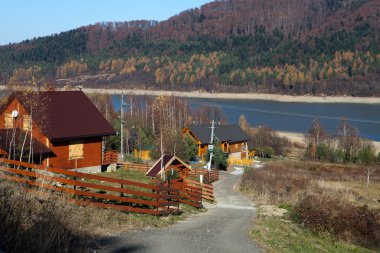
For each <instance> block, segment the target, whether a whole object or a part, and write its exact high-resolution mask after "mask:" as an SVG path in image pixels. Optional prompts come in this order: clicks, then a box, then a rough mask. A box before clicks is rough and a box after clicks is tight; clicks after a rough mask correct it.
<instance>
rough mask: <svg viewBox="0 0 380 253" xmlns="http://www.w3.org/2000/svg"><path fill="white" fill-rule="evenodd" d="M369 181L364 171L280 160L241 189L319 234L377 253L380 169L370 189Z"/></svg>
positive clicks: (249, 176) (247, 177)
mask: <svg viewBox="0 0 380 253" xmlns="http://www.w3.org/2000/svg"><path fill="white" fill-rule="evenodd" d="M366 180H367V177H366V168H365V167H362V166H355V165H337V164H321V163H310V162H289V161H277V162H271V163H268V164H267V165H266V166H265V167H264V168H262V169H257V170H247V171H246V172H245V174H244V177H243V179H242V183H241V190H243V191H244V192H246V193H248V194H249V195H250V196H251V197H252V198H253V199H254V201H255V202H256V203H258V204H262V205H263V204H265V205H268V204H271V205H278V206H285V207H287V209H289V210H290V213H292V214H293V216H292V217H293V218H295V219H294V220H293V221H295V222H296V223H298V224H299V225H303V226H305V227H307V228H309V229H311V230H312V231H314V232H316V233H317V234H320V233H329V234H330V235H331V236H332V237H334V238H337V239H342V240H345V241H349V242H352V243H355V244H357V245H362V246H365V247H370V248H375V249H379V247H380V245H379V243H380V168H377V170H376V171H375V173H374V174H372V175H371V178H370V184H369V185H368V187H367V181H366ZM264 213H265V212H264ZM265 222H269V221H268V220H267V221H265ZM268 225H269V223H268ZM293 225H295V224H289V226H293ZM283 226H286V225H283Z"/></svg>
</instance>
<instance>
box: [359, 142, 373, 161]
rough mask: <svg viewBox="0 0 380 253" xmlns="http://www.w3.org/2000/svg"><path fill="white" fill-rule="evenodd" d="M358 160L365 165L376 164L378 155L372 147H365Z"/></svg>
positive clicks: (361, 150)
mask: <svg viewBox="0 0 380 253" xmlns="http://www.w3.org/2000/svg"><path fill="white" fill-rule="evenodd" d="M357 159H358V160H359V161H360V162H361V163H364V164H367V165H368V164H371V163H374V162H376V154H375V150H374V147H373V146H372V145H364V146H363V147H362V148H361V149H360V150H359V152H358V155H357Z"/></svg>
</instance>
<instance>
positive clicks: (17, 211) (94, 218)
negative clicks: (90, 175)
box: [0, 181, 203, 252]
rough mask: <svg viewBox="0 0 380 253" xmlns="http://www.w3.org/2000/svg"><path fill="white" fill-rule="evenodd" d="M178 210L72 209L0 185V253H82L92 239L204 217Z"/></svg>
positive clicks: (53, 198) (58, 199)
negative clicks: (149, 212) (165, 212)
mask: <svg viewBox="0 0 380 253" xmlns="http://www.w3.org/2000/svg"><path fill="white" fill-rule="evenodd" d="M180 210H181V214H172V215H169V216H162V217H158V216H152V215H144V214H134V213H125V212H120V211H116V210H111V209H100V208H94V207H86V206H77V205H73V204H68V203H67V201H66V199H65V198H64V197H62V196H60V195H58V194H53V193H51V192H47V193H46V194H43V195H41V194H36V193H34V192H28V191H26V190H25V189H24V188H23V187H22V186H21V185H19V184H12V183H8V182H6V181H0V224H1V226H0V251H1V250H4V251H6V252H81V251H82V250H83V251H85V249H86V248H87V246H88V243H91V241H92V240H93V239H94V238H99V237H102V236H110V235H115V234H119V233H122V232H127V231H130V230H135V229H144V228H148V227H166V226H169V225H172V224H174V223H176V222H178V221H179V220H183V219H185V218H186V217H189V216H191V215H193V214H195V213H199V212H202V211H203V210H198V209H196V208H192V207H190V206H187V205H180Z"/></svg>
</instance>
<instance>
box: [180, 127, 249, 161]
mask: <svg viewBox="0 0 380 253" xmlns="http://www.w3.org/2000/svg"><path fill="white" fill-rule="evenodd" d="M182 133H183V134H190V136H191V137H193V139H194V140H195V142H196V143H197V144H198V156H199V157H201V158H202V160H204V157H205V155H206V153H207V149H208V147H209V145H210V140H211V126H210V125H209V124H207V125H190V126H189V127H185V128H184V129H183V130H182ZM215 139H216V140H218V141H219V142H220V145H221V148H222V150H223V152H225V153H227V154H228V157H229V158H234V159H244V158H248V140H249V137H248V136H247V135H246V134H245V133H244V131H243V130H242V129H241V128H240V126H239V125H236V124H235V125H216V126H215V129H214V140H215Z"/></svg>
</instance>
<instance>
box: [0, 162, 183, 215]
mask: <svg viewBox="0 0 380 253" xmlns="http://www.w3.org/2000/svg"><path fill="white" fill-rule="evenodd" d="M0 163H2V164H1V165H0V172H1V173H0V178H3V179H7V180H10V181H14V182H19V183H23V184H27V185H29V186H32V187H38V188H41V189H47V190H52V191H57V192H63V193H67V194H71V195H73V196H74V198H75V199H71V200H69V201H70V202H74V203H76V204H79V205H91V206H97V207H103V208H112V209H117V210H122V211H128V212H136V213H144V214H152V215H164V214H168V213H172V212H177V211H179V204H178V202H179V199H180V198H181V196H180V190H179V189H177V188H173V187H170V188H169V187H166V186H163V185H150V184H144V183H140V182H134V181H129V180H124V179H116V178H110V177H105V176H99V175H93V174H86V173H81V172H75V171H68V170H63V169H58V168H51V167H49V168H45V167H43V166H40V165H35V164H29V163H25V162H19V161H13V160H8V159H0Z"/></svg>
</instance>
